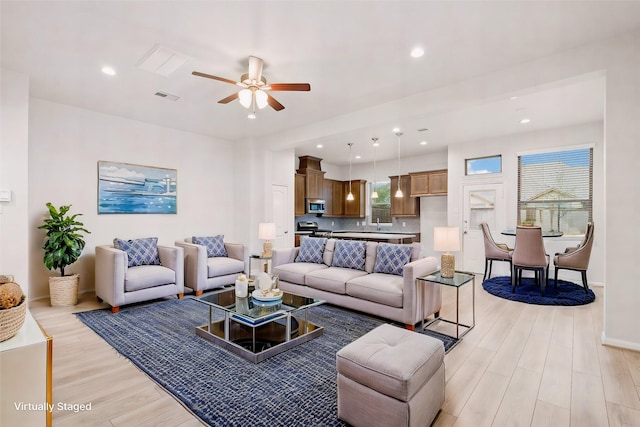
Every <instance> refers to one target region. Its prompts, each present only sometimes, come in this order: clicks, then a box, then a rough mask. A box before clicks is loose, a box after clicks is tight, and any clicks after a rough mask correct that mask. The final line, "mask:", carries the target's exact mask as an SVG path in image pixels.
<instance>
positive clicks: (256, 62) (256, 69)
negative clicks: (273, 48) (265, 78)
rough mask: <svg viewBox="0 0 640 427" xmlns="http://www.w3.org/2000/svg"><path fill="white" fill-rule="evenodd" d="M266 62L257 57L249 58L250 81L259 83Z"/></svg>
mask: <svg viewBox="0 0 640 427" xmlns="http://www.w3.org/2000/svg"><path fill="white" fill-rule="evenodd" d="M263 65H264V62H263V61H262V59H260V58H258V57H256V56H250V57H249V79H251V80H253V81H256V82H259V81H260V78H261V77H262V66H263Z"/></svg>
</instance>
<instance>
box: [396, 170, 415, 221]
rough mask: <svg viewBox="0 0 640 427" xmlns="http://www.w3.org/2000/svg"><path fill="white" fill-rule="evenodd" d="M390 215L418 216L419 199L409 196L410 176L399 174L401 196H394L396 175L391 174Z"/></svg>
mask: <svg viewBox="0 0 640 427" xmlns="http://www.w3.org/2000/svg"><path fill="white" fill-rule="evenodd" d="M389 178H391V216H395V217H412V216H420V199H418V198H416V197H411V196H410V194H411V177H410V176H409V175H402V176H400V190H402V194H403V196H402V197H395V193H396V190H397V189H398V176H397V175H396V176H391V177H389Z"/></svg>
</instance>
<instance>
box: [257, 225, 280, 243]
mask: <svg viewBox="0 0 640 427" xmlns="http://www.w3.org/2000/svg"><path fill="white" fill-rule="evenodd" d="M275 238H276V224H275V223H274V222H261V223H260V225H259V226H258V239H261V240H271V239H275Z"/></svg>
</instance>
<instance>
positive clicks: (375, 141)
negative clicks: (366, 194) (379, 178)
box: [371, 137, 380, 199]
mask: <svg viewBox="0 0 640 427" xmlns="http://www.w3.org/2000/svg"><path fill="white" fill-rule="evenodd" d="M371 140H372V141H373V180H372V183H373V186H372V188H371V198H372V199H377V198H378V192H377V191H376V147H378V146H379V145H380V144H378V138H376V137H373V138H371Z"/></svg>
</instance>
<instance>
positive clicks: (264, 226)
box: [258, 222, 276, 258]
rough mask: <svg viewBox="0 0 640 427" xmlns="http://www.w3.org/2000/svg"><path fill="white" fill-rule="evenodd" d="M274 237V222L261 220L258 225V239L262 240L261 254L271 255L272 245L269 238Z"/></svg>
mask: <svg viewBox="0 0 640 427" xmlns="http://www.w3.org/2000/svg"><path fill="white" fill-rule="evenodd" d="M275 238H276V224H275V223H274V222H261V223H260V225H259V226H258V239H260V240H264V244H263V245H262V256H263V257H266V258H268V257H271V255H272V252H271V251H272V249H273V245H272V244H271V242H270V240H272V239H275Z"/></svg>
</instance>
